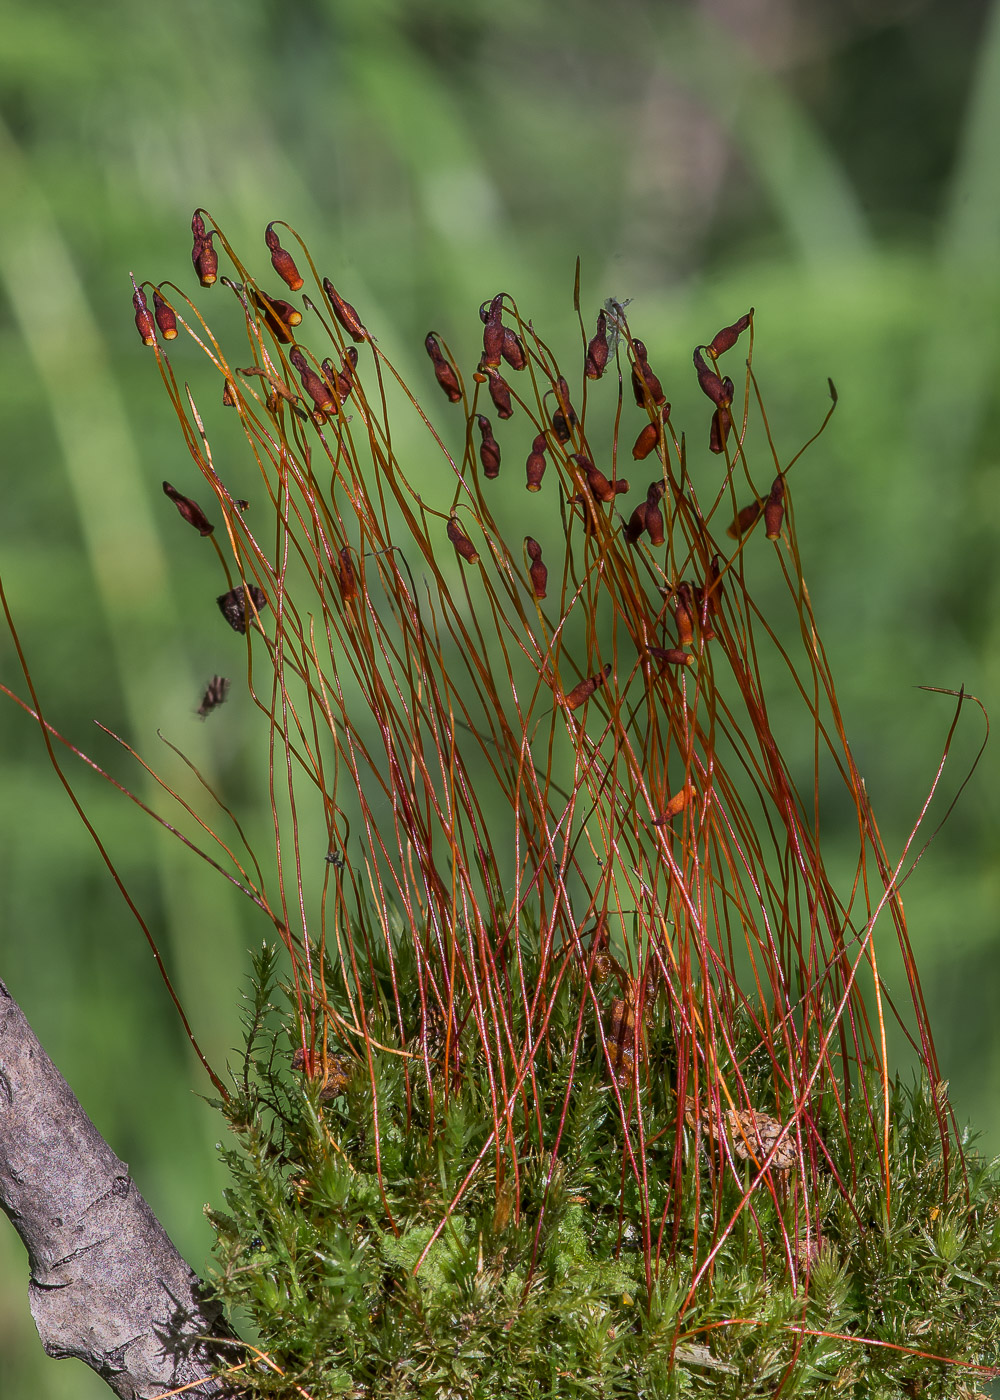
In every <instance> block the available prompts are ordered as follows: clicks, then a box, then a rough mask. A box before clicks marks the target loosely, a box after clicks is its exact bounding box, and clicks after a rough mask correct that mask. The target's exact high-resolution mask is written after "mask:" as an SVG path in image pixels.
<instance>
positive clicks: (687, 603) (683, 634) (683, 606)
mask: <svg viewBox="0 0 1000 1400" xmlns="http://www.w3.org/2000/svg"><path fill="white" fill-rule="evenodd" d="M693 601H694V600H693V599H692V596H691V585H690V584H688V583H679V584H678V585H677V596H676V600H675V602H674V618H675V620H676V622H677V640H678V642H679V643H680V645H681V646H682V647H689V646H690V645H691V643H692V642H693V641H694V606H693Z"/></svg>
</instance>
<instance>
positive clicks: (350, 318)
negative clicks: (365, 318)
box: [323, 277, 368, 345]
mask: <svg viewBox="0 0 1000 1400" xmlns="http://www.w3.org/2000/svg"><path fill="white" fill-rule="evenodd" d="M323 290H324V292H326V299H327V301H328V302H329V303H330V306H331V308H332V310H333V314H334V315H335V316H336V318H337V320H338V321H339V322H340V324H341V326H343V328H344V330H345V331H346V332H347V334H348V335H349V336H350V337H351V339H352V340H356V341H357V342H358V344H359V345H360V344H361V342H362V341H363V340H367V339H368V332H367V331H366V330H365V328H364V326H363V325H362V324H361V317H360V316H359V315H358V313H357V312H356V311H355V309H354V307H353V306H352V305H351V303H350V302H349V301H345V300H344V298H343V297H342V296H341V295H340V293H339V292H338V291H337V289H336V287H335V286H334V285H333V283H332V282H331V281H330V279H329V277H324V278H323Z"/></svg>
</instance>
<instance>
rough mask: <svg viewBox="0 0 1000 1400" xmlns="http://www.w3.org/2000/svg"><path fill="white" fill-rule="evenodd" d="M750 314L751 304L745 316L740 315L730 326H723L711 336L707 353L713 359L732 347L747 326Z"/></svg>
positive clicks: (751, 311) (751, 312)
mask: <svg viewBox="0 0 1000 1400" xmlns="http://www.w3.org/2000/svg"><path fill="white" fill-rule="evenodd" d="M752 315H753V307H752V306H751V308H750V310H749V311H748V312H747V313H746V315H745V316H741V317H740V319H739V320H738V321H734V322H733V324H732V325H731V326H723V328H722V330H721V331H719V332H718V333H717V334H716V335H715V336H714V337H713V339H712V343H711V345H709V346H708V353H709V354H710V355H711V357H712V359H713V360H717V359H718V358H719V356H720V355H724V354H725V352H726V351H727V350H731V349H732V348H733V346H734V345H735V344H736V342H737V341H738V340H739V338H740V336H741V335H742V334H743V332H744V331H745V330H746V328H747V326H749V324H750V317H751V316H752Z"/></svg>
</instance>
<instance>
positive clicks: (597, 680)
mask: <svg viewBox="0 0 1000 1400" xmlns="http://www.w3.org/2000/svg"><path fill="white" fill-rule="evenodd" d="M610 675H611V662H610V661H609V662H608V664H607V665H606V666H605V667H604V668H603V669H602V670H600V671H598V673H597V675H596V676H588V677H587V679H586V680H585V681H580V683H579V685H575V686H574V687H573V689H572V690H570V691H567V692H566V695H565V696H564V699H565V701H566V708H567V709H568V710H576V709H578V708H579V707H580V706H581V705H582V704H583V702H584V701H585V700H589V699H590V697H591V696H592V695H593V693H594V691H595V690H596V689H597V687H598V686H600V685H605V684H606V683H607V680H608V677H609V676H610Z"/></svg>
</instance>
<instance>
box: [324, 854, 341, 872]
mask: <svg viewBox="0 0 1000 1400" xmlns="http://www.w3.org/2000/svg"><path fill="white" fill-rule="evenodd" d="M326 863H327V865H332V866H333V867H334V869H336V870H343V868H344V857H343V856H342V855H341V853H340V851H327V853H326Z"/></svg>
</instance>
